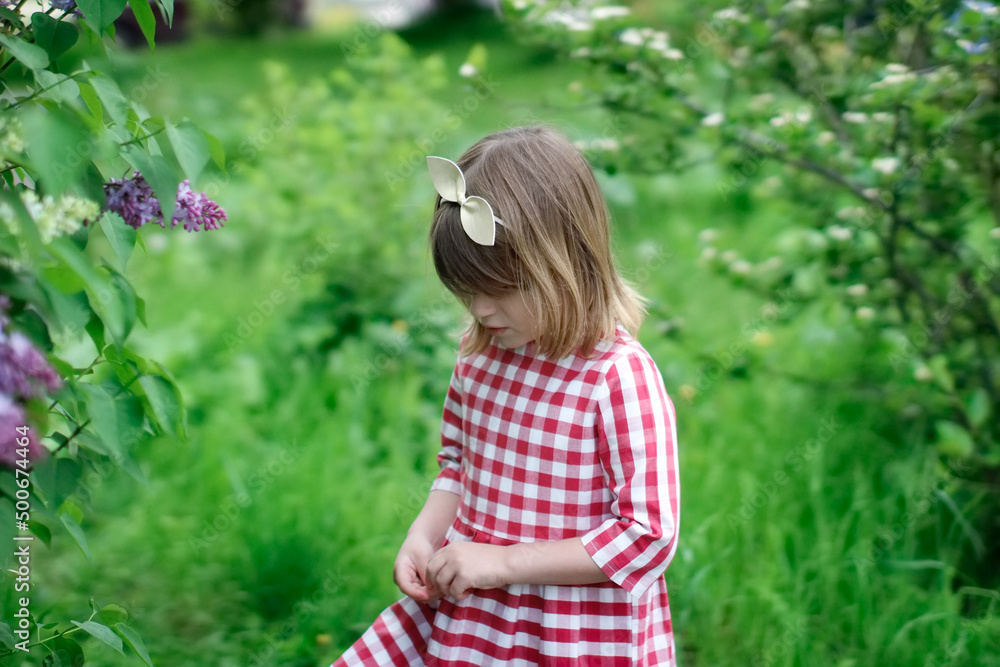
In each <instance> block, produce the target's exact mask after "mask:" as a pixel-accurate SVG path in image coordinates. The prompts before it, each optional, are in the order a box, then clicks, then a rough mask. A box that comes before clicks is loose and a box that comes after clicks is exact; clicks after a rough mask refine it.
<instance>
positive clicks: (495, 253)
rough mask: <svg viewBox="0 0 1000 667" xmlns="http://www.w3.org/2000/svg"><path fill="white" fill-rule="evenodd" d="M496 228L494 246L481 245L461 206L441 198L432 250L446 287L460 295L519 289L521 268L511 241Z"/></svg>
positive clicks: (435, 217)
mask: <svg viewBox="0 0 1000 667" xmlns="http://www.w3.org/2000/svg"><path fill="white" fill-rule="evenodd" d="M503 236H504V234H503V228H502V227H500V226H499V225H498V226H497V230H496V241H495V243H494V245H492V246H484V245H479V244H478V243H476V242H475V241H473V240H472V239H470V238H469V236H468V234H466V232H465V229H464V228H463V227H462V219H461V213H460V208H459V207H458V206H457V205H455V204H452V203H449V202H440V203H439V205H438V208H437V210H436V211H435V212H434V224H433V225H432V226H431V233H430V242H431V253H432V255H433V258H434V270H435V271H437V274H438V278H440V280H441V282H442V283H443V284H444V286H445V287H447V288H448V290H449V291H451V292H452V293H453V294H455V295H456V296H459V297H467V296H471V295H473V294H488V295H491V296H498V295H501V294H504V293H505V292H509V291H511V290H515V289H518V287H519V277H518V276H519V271H518V270H517V261H516V257H515V254H514V252H513V249H512V248H511V247H510V244H508V243H506V242H505V241H504V239H503Z"/></svg>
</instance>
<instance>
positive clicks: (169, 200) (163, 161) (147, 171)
mask: <svg viewBox="0 0 1000 667" xmlns="http://www.w3.org/2000/svg"><path fill="white" fill-rule="evenodd" d="M124 157H125V159H126V160H128V161H129V164H131V165H132V166H133V167H135V168H136V169H138V170H139V172H140V173H142V175H143V177H145V179H146V181H147V182H148V183H149V184H150V186H152V188H153V194H155V195H156V198H157V199H159V200H160V209H161V210H162V211H163V220H164V222H165V224H166V226H167V229H169V228H170V219H171V218H172V217H173V215H174V206H175V205H176V203H177V185H178V184H179V183H180V182H181V179H180V178H179V177H178V176H177V170H176V169H174V166H173V165H172V164H171V163H170V162H169V161H168V160H167V158H165V157H163V156H162V155H149V154H148V153H146V152H145V151H144V150H142V149H141V148H139V147H138V146H134V145H133V146H128V147H126V149H125V151H124Z"/></svg>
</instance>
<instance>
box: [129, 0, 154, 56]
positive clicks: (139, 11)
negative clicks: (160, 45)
mask: <svg viewBox="0 0 1000 667" xmlns="http://www.w3.org/2000/svg"><path fill="white" fill-rule="evenodd" d="M128 6H129V7H131V8H132V13H133V14H135V20H136V22H137V23H138V24H139V27H140V28H141V29H142V34H143V35H145V36H146V41H147V42H149V50H150V51H152V50H153V47H155V46H156V43H155V41H154V37H155V35H156V17H155V16H153V10H152V8H151V7H150V6H149V3H148V2H147V1H146V0H129V2H128Z"/></svg>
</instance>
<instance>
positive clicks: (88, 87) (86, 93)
mask: <svg viewBox="0 0 1000 667" xmlns="http://www.w3.org/2000/svg"><path fill="white" fill-rule="evenodd" d="M77 85H79V86H80V97H82V98H83V101H84V103H86V105H87V108H88V109H89V110H90V113H91V114H93V116H94V118H95V119H97V121H98V122H99V123H101V124H102V125H103V124H104V105H103V104H101V98H100V97H99V96H98V94H97V89H96V88H94V86H93V84H91V83H90V82H89V81H78V82H77Z"/></svg>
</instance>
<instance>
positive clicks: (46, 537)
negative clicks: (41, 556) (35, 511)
mask: <svg viewBox="0 0 1000 667" xmlns="http://www.w3.org/2000/svg"><path fill="white" fill-rule="evenodd" d="M28 529H29V530H31V534H32V535H34V536H35V537H37V538H38V539H40V540H41V541H42V542H43V543H44V544H45V546H47V547H51V546H52V531H51V530H49V527H48V526H46V525H45V524H44V523H41V522H38V521H35V520H34V519H32V520H31V521H29V522H28Z"/></svg>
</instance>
